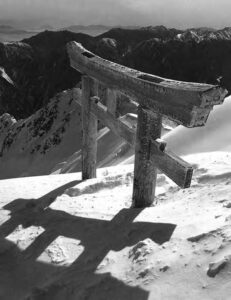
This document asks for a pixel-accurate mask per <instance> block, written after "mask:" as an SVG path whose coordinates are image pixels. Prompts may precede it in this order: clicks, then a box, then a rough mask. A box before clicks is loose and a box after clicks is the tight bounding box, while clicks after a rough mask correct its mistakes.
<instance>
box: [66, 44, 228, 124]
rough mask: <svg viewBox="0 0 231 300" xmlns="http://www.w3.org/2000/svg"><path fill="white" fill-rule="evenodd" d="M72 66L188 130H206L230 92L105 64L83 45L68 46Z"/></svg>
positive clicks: (211, 86) (107, 62)
mask: <svg viewBox="0 0 231 300" xmlns="http://www.w3.org/2000/svg"><path fill="white" fill-rule="evenodd" d="M67 49H68V53H69V57H70V62H71V66H72V67H73V68H75V69H77V70H78V71H79V72H81V73H82V74H87V75H88V76H90V77H92V78H94V79H96V80H98V81H100V82H101V83H102V84H104V85H105V86H107V87H110V88H113V89H116V90H119V91H120V92H122V93H124V94H126V95H128V96H130V97H132V98H133V99H134V100H135V101H136V102H138V103H139V104H141V105H143V106H145V107H148V108H149V109H151V110H153V111H155V112H158V113H161V114H163V115H165V116H167V117H169V118H170V119H172V120H174V121H176V122H177V123H178V124H182V125H184V126H186V127H196V126H203V125H204V124H205V123H206V121H207V118H208V116H209V113H210V111H211V110H212V108H213V106H214V105H217V104H221V103H222V102H223V101H224V97H225V95H226V94H227V91H226V90H225V89H223V88H221V87H220V86H217V85H216V86H214V85H209V84H199V83H189V82H182V81H175V80H170V79H165V78H161V77H158V76H154V75H150V74H146V73H143V72H140V71H137V70H134V69H130V68H127V67H125V66H122V65H119V64H116V63H113V62H111V61H108V60H105V59H103V58H101V57H99V56H97V55H95V54H93V53H92V52H90V51H88V50H86V49H85V48H84V47H83V46H82V45H81V44H78V43H76V42H70V43H68V45H67Z"/></svg>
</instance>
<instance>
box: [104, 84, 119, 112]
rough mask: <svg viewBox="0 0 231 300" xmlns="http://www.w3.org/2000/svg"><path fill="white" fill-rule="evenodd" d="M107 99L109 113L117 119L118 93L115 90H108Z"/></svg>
mask: <svg viewBox="0 0 231 300" xmlns="http://www.w3.org/2000/svg"><path fill="white" fill-rule="evenodd" d="M106 98H107V100H106V101H107V103H106V104H107V111H108V112H109V113H110V114H112V115H113V116H114V117H116V108H117V92H116V90H113V89H109V88H108V89H107V93H106Z"/></svg>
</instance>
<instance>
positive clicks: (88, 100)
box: [67, 42, 227, 207]
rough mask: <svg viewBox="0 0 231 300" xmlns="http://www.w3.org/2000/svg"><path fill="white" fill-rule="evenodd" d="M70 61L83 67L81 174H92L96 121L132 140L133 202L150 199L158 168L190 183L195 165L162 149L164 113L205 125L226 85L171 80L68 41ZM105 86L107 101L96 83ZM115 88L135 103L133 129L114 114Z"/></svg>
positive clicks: (136, 204)
mask: <svg viewBox="0 0 231 300" xmlns="http://www.w3.org/2000/svg"><path fill="white" fill-rule="evenodd" d="M67 50H68V53H69V57H70V62H71V66H72V67H73V68H75V69H76V70H78V71H79V72H80V73H82V74H83V75H84V76H83V77H82V99H81V103H80V105H81V106H82V127H83V144H82V178H83V180H84V179H89V178H94V177H96V153H97V121H98V119H100V120H101V121H102V122H103V123H104V124H105V125H106V126H107V127H109V128H110V129H111V130H112V131H113V132H114V133H115V134H117V135H119V136H120V137H122V138H123V139H125V140H126V141H127V142H128V143H129V144H130V145H132V146H135V168H134V186H133V196H132V199H133V206H134V207H147V206H150V205H152V204H153V202H154V197H155V186H156V178H157V169H159V170H161V171H162V172H163V173H164V174H166V175H167V176H168V177H169V178H170V179H172V180H173V181H174V182H175V183H176V184H177V185H178V186H180V187H181V188H187V187H189V186H190V184H191V179H192V174H193V168H192V166H191V165H189V164H188V163H187V162H185V161H184V160H182V159H181V158H179V157H177V156H176V155H175V154H173V153H172V152H171V151H169V150H168V149H166V143H165V142H164V141H162V140H161V139H160V136H161V127H162V115H164V116H166V117H168V118H170V119H171V120H174V121H175V122H176V123H177V124H182V125H183V126H186V127H190V128H192V127H198V126H204V125H205V123H206V121H207V119H208V116H209V113H210V111H211V110H212V109H213V106H214V105H217V104H221V103H223V101H224V98H225V96H226V94H227V91H226V90H225V89H224V88H222V87H220V86H218V85H216V86H215V85H209V84H200V83H190V82H182V81H175V80H170V79H165V78H161V77H158V76H154V75H150V74H146V73H143V72H140V71H137V70H134V69H130V68H127V67H125V66H122V65H119V64H116V63H113V62H111V61H108V60H105V59H102V58H101V57H99V56H97V55H95V54H93V53H92V52H90V51H88V50H86V49H85V48H84V47H83V46H82V45H81V44H78V43H76V42H70V43H68V45H67ZM100 85H102V86H105V87H106V88H107V99H106V100H107V106H105V105H103V104H102V102H100V100H101V99H100V98H99V97H98V95H99V86H100ZM117 91H119V92H120V93H123V94H125V95H127V96H129V97H130V98H132V100H134V101H135V102H137V103H138V104H139V107H138V119H137V129H134V128H131V127H129V126H128V125H127V124H125V123H124V122H123V121H122V120H120V119H118V118H116V116H115V112H116V101H117Z"/></svg>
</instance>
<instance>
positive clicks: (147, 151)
mask: <svg viewBox="0 0 231 300" xmlns="http://www.w3.org/2000/svg"><path fill="white" fill-rule="evenodd" d="M161 127H162V118H161V116H160V115H159V114H155V116H152V117H150V115H149V114H148V113H147V112H146V111H145V110H144V109H143V108H142V107H141V106H139V108H138V120H137V132H136V146H135V168H134V182H133V196H132V206H133V207H137V208H138V207H148V206H150V205H152V204H153V203H154V198H155V188H156V179H157V165H156V164H155V160H152V157H151V156H152V155H153V154H152V153H151V147H150V145H151V143H150V136H151V137H152V139H154V140H156V139H158V138H159V137H160V135H161Z"/></svg>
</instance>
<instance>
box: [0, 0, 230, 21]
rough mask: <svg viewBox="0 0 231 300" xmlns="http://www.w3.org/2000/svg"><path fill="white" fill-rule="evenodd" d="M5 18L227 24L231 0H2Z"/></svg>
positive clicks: (0, 6) (0, 16) (0, 12)
mask: <svg viewBox="0 0 231 300" xmlns="http://www.w3.org/2000/svg"><path fill="white" fill-rule="evenodd" d="M3 19H4V20H8V19H9V20H17V21H20V20H21V21H25V20H26V21H29V22H28V24H29V23H33V22H35V23H38V22H39V23H40V24H43V23H44V22H45V23H50V24H51V25H56V26H66V25H68V24H83V25H88V24H106V25H141V26H145V25H160V24H163V25H166V26H169V27H171V26H172V27H192V26H213V27H224V26H231V0H0V20H3ZM0 22H1V21H0Z"/></svg>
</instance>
